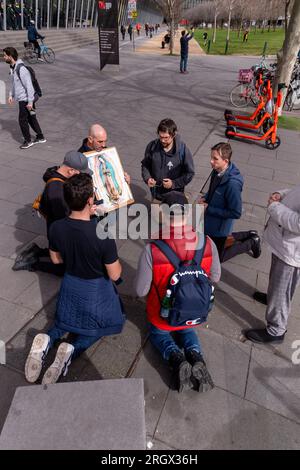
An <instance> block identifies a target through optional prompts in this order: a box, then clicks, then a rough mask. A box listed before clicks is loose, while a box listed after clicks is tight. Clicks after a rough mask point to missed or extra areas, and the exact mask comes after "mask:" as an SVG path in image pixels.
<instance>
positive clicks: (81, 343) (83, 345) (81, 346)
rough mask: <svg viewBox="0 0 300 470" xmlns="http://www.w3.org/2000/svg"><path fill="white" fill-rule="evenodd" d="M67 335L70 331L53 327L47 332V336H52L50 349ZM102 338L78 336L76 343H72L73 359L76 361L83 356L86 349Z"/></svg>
mask: <svg viewBox="0 0 300 470" xmlns="http://www.w3.org/2000/svg"><path fill="white" fill-rule="evenodd" d="M66 333H69V331H66V330H63V329H62V328H58V327H57V326H55V325H54V326H53V327H52V328H50V330H49V331H48V332H47V335H49V336H50V344H49V349H50V348H52V347H53V345H54V343H55V341H57V340H59V339H61V338H62V337H63V336H64V335H65V334H66ZM100 338H101V336H100V335H98V336H85V335H76V338H75V340H74V341H72V345H73V346H74V352H73V355H72V359H76V357H78V356H79V355H80V354H82V353H83V352H84V351H85V350H86V349H88V348H89V347H90V346H92V344H94V343H96V341H98V339H100Z"/></svg>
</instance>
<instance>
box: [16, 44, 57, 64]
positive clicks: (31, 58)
mask: <svg viewBox="0 0 300 470" xmlns="http://www.w3.org/2000/svg"><path fill="white" fill-rule="evenodd" d="M40 48H41V56H42V57H43V59H44V60H45V62H47V63H48V64H53V62H54V61H55V53H54V51H53V49H51V48H50V47H48V46H46V44H44V41H43V40H42V41H41V45H40ZM38 58H39V56H38V52H37V50H36V49H35V48H34V45H33V44H32V43H31V42H24V53H23V59H24V60H26V61H27V62H29V64H36V63H37V62H38Z"/></svg>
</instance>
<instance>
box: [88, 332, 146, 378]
mask: <svg viewBox="0 0 300 470" xmlns="http://www.w3.org/2000/svg"><path fill="white" fill-rule="evenodd" d="M136 352H137V351H136ZM135 354H136V353H132V352H127V351H125V350H122V351H120V350H119V349H118V350H116V348H114V347H112V346H111V345H110V344H108V343H106V342H105V341H101V340H100V343H99V346H98V347H97V348H96V350H95V352H94V353H93V354H92V355H91V357H89V362H88V364H87V366H86V367H85V368H84V370H83V371H82V373H81V374H80V376H79V379H80V380H98V379H99V378H103V379H110V378H124V377H126V376H127V373H128V371H129V370H130V367H131V366H132V364H133V362H134V360H135Z"/></svg>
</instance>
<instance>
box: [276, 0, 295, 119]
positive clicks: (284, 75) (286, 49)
mask: <svg viewBox="0 0 300 470" xmlns="http://www.w3.org/2000/svg"><path fill="white" fill-rule="evenodd" d="M299 48H300V2H295V3H294V6H293V9H292V12H291V18H290V21H289V25H288V29H287V33H286V36H285V40H284V43H283V47H282V50H281V51H280V52H279V54H278V67H277V74H276V77H275V80H274V85H273V94H274V96H276V95H277V89H278V84H279V83H285V85H286V86H287V87H288V86H289V84H290V81H291V76H292V72H293V68H294V64H295V62H296V58H297V54H298V51H299ZM286 92H287V88H286V89H285V90H283V103H284V99H285V97H286ZM279 114H281V109H280V110H279Z"/></svg>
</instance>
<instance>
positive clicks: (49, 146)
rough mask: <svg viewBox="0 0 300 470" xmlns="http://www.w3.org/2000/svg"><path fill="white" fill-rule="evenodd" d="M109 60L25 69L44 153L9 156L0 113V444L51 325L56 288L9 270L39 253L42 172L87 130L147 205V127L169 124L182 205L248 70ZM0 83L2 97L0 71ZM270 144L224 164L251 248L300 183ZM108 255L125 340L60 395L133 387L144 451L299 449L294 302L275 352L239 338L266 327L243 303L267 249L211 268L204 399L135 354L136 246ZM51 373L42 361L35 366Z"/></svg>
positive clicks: (142, 351)
mask: <svg viewBox="0 0 300 470" xmlns="http://www.w3.org/2000/svg"><path fill="white" fill-rule="evenodd" d="M141 44H142V40H141ZM157 49H159V41H158V39H157ZM120 60H121V64H120V67H115V68H108V67H107V68H105V69H104V70H103V71H102V72H101V73H100V72H99V53H98V49H97V46H90V47H89V48H86V49H80V50H76V51H71V52H65V53H60V54H59V55H58V57H57V61H56V63H55V64H53V65H47V64H38V65H37V66H35V70H36V73H37V76H38V79H39V82H40V84H41V87H42V89H43V92H44V93H43V97H42V98H41V100H40V101H39V102H38V105H37V114H38V118H39V122H40V124H41V127H42V129H43V131H44V133H45V137H46V138H47V143H46V144H43V145H35V146H33V147H31V148H30V149H28V150H20V149H19V145H20V143H21V135H20V130H19V126H18V122H17V109H16V107H15V106H13V107H9V106H8V105H4V106H3V105H1V112H0V130H1V132H0V143H1V151H0V163H1V172H0V279H1V281H0V339H1V340H2V341H4V342H5V343H6V364H5V365H2V366H0V396H1V400H0V430H1V428H2V426H3V424H4V421H5V419H6V416H7V412H8V409H9V406H10V403H11V400H12V398H13V396H14V393H15V390H16V387H19V386H29V387H30V386H31V385H29V384H27V383H26V381H25V377H24V372H23V370H24V364H25V360H26V356H27V354H28V351H29V349H30V346H31V342H32V339H33V337H34V336H35V334H36V333H37V332H40V331H46V330H47V328H48V326H49V325H50V324H51V322H52V320H53V317H54V311H55V299H56V294H57V292H58V289H59V284H60V280H59V279H58V278H56V277H53V276H50V275H48V274H44V273H38V272H27V271H20V272H13V271H12V270H11V267H12V265H13V263H14V259H15V257H16V255H17V253H18V252H19V251H20V250H22V249H23V247H24V246H25V245H26V244H29V243H30V242H32V241H35V242H37V243H38V244H39V245H40V246H46V238H45V224H44V221H43V220H41V219H39V218H38V217H36V216H33V215H32V210H31V203H32V201H33V199H34V198H35V196H36V195H37V194H38V193H39V192H40V191H41V190H42V188H43V182H42V174H43V172H44V170H45V169H46V168H47V167H49V166H53V165H55V164H60V163H61V162H62V160H63V157H64V154H65V152H66V151H68V150H71V149H77V148H79V147H80V145H81V142H82V139H83V138H84V137H86V136H87V132H88V128H89V125H90V124H92V123H94V122H99V123H101V124H102V125H103V126H104V127H105V128H106V129H107V131H108V137H109V142H108V144H109V145H110V144H111V145H114V146H116V148H117V149H118V152H119V155H120V157H121V159H122V162H123V166H124V169H125V170H126V171H127V172H128V173H129V174H130V175H131V179H132V192H133V195H134V198H135V201H136V202H140V203H145V204H147V205H149V204H150V197H149V191H148V188H147V187H146V185H145V184H144V182H143V181H142V178H141V164H140V162H141V160H142V158H143V155H144V150H145V147H146V145H147V143H148V142H149V141H150V140H152V139H154V138H155V136H156V128H157V125H158V123H159V121H160V120H161V119H163V118H166V117H170V118H172V119H174V120H175V122H176V123H177V125H178V128H179V132H180V134H181V136H182V138H183V140H184V141H185V142H186V143H187V145H188V146H189V148H190V149H191V151H192V154H193V157H194V163H195V171H196V174H195V177H194V179H193V181H192V182H191V183H190V185H189V186H188V187H187V192H188V193H189V197H190V199H191V200H194V199H195V198H196V196H197V194H198V193H199V190H200V188H201V187H202V184H203V183H204V181H205V180H206V178H207V176H208V175H209V173H210V162H209V156H210V148H211V147H212V146H213V145H214V144H216V143H218V142H219V141H222V140H226V139H225V137H224V129H225V125H224V120H223V112H224V109H225V108H228V107H229V102H228V96H229V91H230V89H231V88H232V87H233V85H234V83H235V81H236V79H237V71H238V69H239V68H246V67H248V66H250V65H252V64H253V63H255V61H256V60H257V59H255V58H251V57H250V58H249V57H248V58H243V57H234V56H231V57H224V56H220V57H218V56H206V55H203V54H201V53H199V54H195V55H191V56H190V58H189V72H190V73H189V74H188V75H183V74H180V73H179V57H177V56H175V57H170V56H168V55H162V54H161V52H159V51H158V50H157V54H156V53H155V47H154V50H152V53H149V54H148V53H146V52H145V49H144V48H142V47H141V50H140V52H139V51H138V48H137V51H136V52H135V53H134V52H133V50H132V45H131V44H130V43H129V41H126V42H125V43H124V44H121V57H120ZM0 76H1V79H2V80H3V79H4V80H5V81H6V82H7V83H8V66H7V65H6V64H4V63H3V62H1V63H0ZM279 135H280V137H281V141H282V144H281V146H280V147H279V148H278V149H277V150H275V151H270V150H267V149H265V147H264V145H263V144H259V145H257V144H250V143H246V142H237V141H232V147H233V162H234V163H235V164H236V165H237V166H238V168H239V169H240V171H241V173H242V174H243V176H244V178H245V186H244V191H243V215H242V218H241V219H240V220H239V221H237V223H236V224H235V229H237V230H240V229H241V230H244V229H245V230H249V229H255V230H258V232H259V233H260V234H261V233H262V231H263V228H264V224H265V222H266V206H267V200H268V195H269V193H270V192H273V191H275V190H277V189H283V188H289V187H292V186H293V185H295V184H298V183H299V180H300V158H299V148H300V136H299V134H298V133H297V132H292V131H287V130H280V131H279ZM117 245H118V249H119V255H120V259H121V262H122V265H123V275H122V277H123V278H124V283H123V284H122V285H120V287H119V291H120V293H121V294H122V298H123V301H124V304H125V307H126V310H127V317H128V320H127V322H126V325H125V328H124V331H123V333H122V334H121V335H119V336H112V337H107V338H104V339H103V340H101V341H99V342H97V343H96V344H95V345H94V346H92V347H91V348H90V349H89V350H88V351H87V352H86V353H85V354H84V355H83V356H82V357H80V358H79V359H76V360H75V361H74V362H73V363H72V364H71V367H70V369H69V373H68V375H67V376H66V377H65V378H63V379H62V380H61V381H62V382H64V381H67V382H73V381H92V380H99V379H121V378H125V377H126V378H129V377H132V378H136V379H139V378H143V379H144V390H145V403H146V408H145V412H146V432H147V442H148V445H149V446H150V447H151V446H152V445H153V447H152V449H153V450H155V449H166V450H168V449H169V450H173V449H299V448H300V386H299V378H300V364H298V365H297V364H293V363H292V359H291V358H292V354H293V352H294V351H295V350H294V349H293V348H292V346H293V343H294V341H296V340H298V341H299V340H300V309H299V307H300V290H298V292H297V293H296V296H295V298H294V302H293V309H292V314H291V316H290V319H289V327H288V332H287V334H286V337H285V341H284V343H283V344H281V345H276V346H274V345H272V346H261V345H254V344H252V343H250V342H249V341H247V340H246V338H245V337H244V335H243V333H242V332H243V330H245V329H247V328H252V327H253V328H255V327H258V328H259V327H263V325H264V315H265V307H264V306H262V305H260V304H258V303H257V302H255V301H254V300H253V299H252V294H253V292H254V291H255V290H256V289H259V290H264V291H265V289H266V287H267V284H268V272H269V267H270V253H269V252H268V250H267V249H266V247H265V246H264V247H263V252H262V255H261V257H260V258H259V259H257V260H255V259H253V258H251V257H249V256H248V255H241V256H238V257H236V258H234V259H232V260H231V261H229V262H226V263H225V264H224V265H223V266H222V278H221V281H220V283H219V284H218V287H217V291H216V302H215V307H214V310H213V312H212V313H211V314H210V317H209V321H208V323H207V324H206V325H204V326H203V327H200V328H199V329H198V330H197V332H198V334H199V338H200V341H201V344H202V346H203V351H204V355H205V358H206V360H207V365H208V368H209V370H210V372H211V375H212V377H213V380H214V382H215V384H216V387H215V389H214V390H212V391H211V392H209V393H206V394H199V393H197V392H195V391H192V390H191V391H189V392H187V393H184V394H178V392H176V391H175V389H174V384H173V383H172V381H171V375H170V371H169V370H168V367H167V365H166V364H163V363H162V361H161V359H160V357H159V356H158V354H157V353H156V351H154V349H153V348H152V346H151V345H150V344H149V341H147V322H146V315H145V302H144V301H143V300H139V299H136V297H135V292H134V290H133V280H134V276H135V270H136V267H137V260H138V257H139V255H140V253H141V251H142V249H143V246H144V241H143V240H118V241H117ZM298 357H299V354H298ZM51 360H53V354H49V358H48V359H47V363H46V366H47V365H48V364H49V363H50V362H51Z"/></svg>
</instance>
